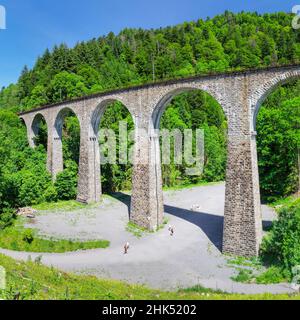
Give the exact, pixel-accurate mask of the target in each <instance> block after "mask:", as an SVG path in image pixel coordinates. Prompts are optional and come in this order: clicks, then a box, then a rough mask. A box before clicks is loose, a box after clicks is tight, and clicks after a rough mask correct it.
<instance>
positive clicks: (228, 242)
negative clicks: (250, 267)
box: [223, 78, 262, 257]
mask: <svg viewBox="0 0 300 320" xmlns="http://www.w3.org/2000/svg"><path fill="white" fill-rule="evenodd" d="M235 85H236V88H234V90H233V92H235V94H234V95H231V96H229V97H228V100H229V101H228V105H229V108H228V109H229V112H230V114H229V117H228V125H229V128H228V152H227V173H226V195H225V213H224V234H223V253H225V254H231V255H236V256H243V257H252V256H257V255H258V253H259V247H260V244H261V240H262V213H261V203H260V189H259V175H258V160H257V151H256V133H255V132H252V131H251V130H252V128H251V124H250V122H249V121H248V119H249V118H250V117H251V108H250V99H249V93H248V92H249V91H248V85H249V83H248V79H245V78H242V79H238V81H236V82H235Z"/></svg>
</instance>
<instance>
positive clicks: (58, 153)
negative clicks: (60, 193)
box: [47, 125, 64, 180]
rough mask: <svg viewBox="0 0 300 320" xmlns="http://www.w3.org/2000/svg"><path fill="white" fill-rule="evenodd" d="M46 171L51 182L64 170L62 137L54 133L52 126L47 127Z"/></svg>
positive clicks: (54, 129)
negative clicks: (50, 177)
mask: <svg viewBox="0 0 300 320" xmlns="http://www.w3.org/2000/svg"><path fill="white" fill-rule="evenodd" d="M47 169H48V171H49V172H50V173H51V175H52V179H53V180H55V179H56V176H57V174H58V173H60V172H62V171H63V170H64V161H63V151H62V135H61V133H59V132H57V131H56V128H55V126H54V125H51V126H49V127H48V144H47Z"/></svg>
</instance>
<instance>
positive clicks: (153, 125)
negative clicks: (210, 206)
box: [149, 86, 227, 251]
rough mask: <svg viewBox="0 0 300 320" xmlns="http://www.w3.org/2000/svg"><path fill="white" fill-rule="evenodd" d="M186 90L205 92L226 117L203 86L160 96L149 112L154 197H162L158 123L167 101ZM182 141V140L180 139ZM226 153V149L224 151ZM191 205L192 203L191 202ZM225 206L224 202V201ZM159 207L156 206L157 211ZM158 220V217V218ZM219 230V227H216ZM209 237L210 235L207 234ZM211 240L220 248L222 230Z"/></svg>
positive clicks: (186, 90) (186, 91) (170, 212)
mask: <svg viewBox="0 0 300 320" xmlns="http://www.w3.org/2000/svg"><path fill="white" fill-rule="evenodd" d="M188 92H202V93H204V94H207V95H208V96H209V97H210V98H211V99H212V100H214V101H215V102H216V103H217V104H218V106H219V108H220V110H222V113H223V115H224V118H225V119H227V114H226V112H225V110H224V109H225V108H224V106H223V105H222V104H221V103H220V99H218V98H219V97H218V98H216V96H217V95H216V94H212V90H206V89H205V88H202V86H188V87H180V88H177V89H174V90H170V91H169V92H168V93H166V94H164V96H163V97H162V98H160V100H159V102H158V103H157V104H156V106H155V108H154V109H153V112H152V114H151V118H150V129H149V131H150V150H151V151H150V154H151V156H152V157H153V158H155V159H156V160H155V161H154V163H155V165H154V169H153V171H154V176H155V178H154V179H153V182H152V184H153V185H154V190H155V191H154V194H155V195H156V197H158V198H161V197H162V185H163V175H162V162H161V160H162V159H161V145H160V136H158V134H157V132H158V131H159V130H160V123H161V119H162V116H163V114H164V112H165V111H166V109H167V108H168V105H169V103H170V102H171V101H172V100H173V99H174V98H175V97H176V96H178V95H180V94H182V93H188ZM152 129H154V134H151V130H152ZM181 142H182V143H183V140H181ZM226 153H227V151H226ZM157 203H159V204H160V199H159V200H158V201H157ZM191 205H193V204H192V203H191ZM224 206H225V202H224ZM159 210H160V208H158V210H157V211H158V212H159ZM167 210H170V211H166V212H167V213H169V214H175V215H176V213H175V212H174V211H172V209H167ZM186 219H188V216H186ZM158 220H159V219H158ZM218 229H220V230H221V228H218ZM208 237H210V235H208ZM211 241H212V242H213V244H214V245H215V246H216V248H217V249H218V250H220V251H221V250H222V232H219V233H218V234H217V235H216V236H214V237H211Z"/></svg>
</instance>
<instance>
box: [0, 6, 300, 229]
mask: <svg viewBox="0 0 300 320" xmlns="http://www.w3.org/2000/svg"><path fill="white" fill-rule="evenodd" d="M291 20H292V16H291V15H289V14H286V13H274V14H265V15H259V14H257V13H244V12H243V13H239V14H233V13H230V12H225V13H224V14H223V15H219V16H216V17H214V18H212V19H207V20H201V19H200V20H198V21H195V22H186V23H183V24H180V25H176V26H173V27H166V28H161V29H157V30H142V29H125V30H123V31H122V32H120V34H119V35H114V34H113V33H110V34H108V35H107V36H102V37H100V38H98V39H92V40H91V41H88V42H80V43H78V44H77V45H76V46H75V47H74V48H68V47H67V46H66V45H65V44H61V45H58V46H55V47H54V48H53V49H52V50H51V51H50V50H48V49H47V50H46V51H45V52H44V54H43V55H41V56H40V57H39V58H38V59H37V60H36V63H35V65H34V66H33V67H32V68H31V69H30V68H28V67H25V68H24V70H23V71H22V73H21V75H20V78H19V80H18V82H17V83H16V84H11V85H10V86H8V87H7V88H2V90H1V92H0V141H1V145H0V211H1V224H2V225H6V224H7V223H9V221H10V218H11V215H12V214H11V210H9V209H10V208H15V207H20V206H26V205H31V204H35V203H39V202H43V201H56V200H60V199H73V198H75V196H76V184H77V171H78V159H79V156H78V155H79V136H80V132H79V131H80V129H79V123H78V120H77V119H76V117H74V116H72V115H69V116H68V117H67V118H66V119H65V122H64V130H63V151H64V166H65V170H64V171H63V172H62V173H61V174H59V175H58V177H57V180H56V182H55V183H53V182H52V180H51V177H50V175H49V174H48V172H47V171H46V166H45V163H46V147H47V145H46V141H47V127H46V125H45V123H43V122H41V124H40V132H39V135H38V137H37V139H36V144H37V145H38V147H37V148H36V149H34V150H32V149H30V148H29V147H28V144H27V141H26V128H25V127H24V125H23V124H22V123H21V122H20V121H19V119H18V117H17V115H16V112H19V111H25V110H29V109H31V108H34V107H37V106H40V105H43V104H48V103H53V102H59V101H63V100H65V99H69V98H74V97H79V96H83V95H88V94H91V93H95V92H100V91H104V90H107V89H112V88H118V87H124V86H130V85H135V84H141V83H145V82H149V81H153V80H160V79H167V78H173V77H183V76H188V75H194V74H202V73H208V72H223V71H227V70H240V69H247V68H258V67H264V66H275V65H280V64H291V63H299V62H300V33H299V31H296V30H293V29H292V27H291ZM299 97H300V83H299V82H293V83H289V84H287V85H285V86H283V87H281V88H279V89H278V90H277V91H276V92H274V93H272V94H271V95H270V96H269V98H268V99H267V101H266V102H265V103H264V106H263V108H262V109H261V112H260V114H259V117H258V124H257V127H258V155H259V167H260V178H261V190H262V196H263V197H264V198H266V199H268V200H273V199H276V198H278V197H283V196H287V195H289V194H291V193H293V192H295V191H297V190H298V187H299V185H298V184H299V179H298V177H299V172H298V150H299V122H300V110H299V103H300V98H299ZM120 120H127V121H128V123H129V128H133V122H132V119H131V116H130V114H129V112H128V111H127V109H126V108H125V106H122V105H121V104H120V103H116V104H114V105H111V106H109V108H107V111H106V112H105V114H104V117H103V119H102V122H101V126H102V127H105V128H112V129H114V130H115V131H116V132H117V131H118V123H119V121H120ZM226 127H227V124H226V117H225V115H224V113H223V111H222V109H221V107H220V106H219V105H218V103H217V102H216V101H215V100H214V99H213V98H212V97H210V96H209V95H208V94H206V93H203V92H199V91H193V92H190V93H185V94H181V95H179V96H177V97H175V98H174V99H173V101H172V102H171V103H170V105H169V107H168V108H167V110H166V112H165V113H164V115H163V118H162V121H161V128H167V129H173V128H179V129H185V128H189V129H196V128H203V129H204V130H205V168H204V172H203V175H202V176H199V177H191V176H186V174H185V165H181V166H178V165H174V164H170V165H164V166H163V182H164V185H166V186H174V185H176V184H190V183H197V182H201V181H208V182H210V181H222V180H224V178H225V167H226ZM101 169H102V182H103V187H104V191H105V192H111V191H117V190H122V189H130V188H131V173H132V168H131V166H130V165H119V164H116V165H103V166H102V168H101ZM37 177H38V178H37ZM0 227H1V225H0Z"/></svg>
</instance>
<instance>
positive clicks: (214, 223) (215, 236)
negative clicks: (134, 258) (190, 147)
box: [111, 192, 272, 252]
mask: <svg viewBox="0 0 300 320" xmlns="http://www.w3.org/2000/svg"><path fill="white" fill-rule="evenodd" d="M111 196H112V197H114V198H115V199H117V200H119V201H121V202H123V203H124V204H125V205H126V206H127V207H128V216H129V217H130V208H131V196H130V195H127V194H125V193H122V192H117V193H114V194H112V195H111ZM164 208H165V213H167V214H170V215H172V216H175V217H177V218H180V219H183V220H186V221H188V222H190V223H192V224H194V225H196V226H197V227H199V228H200V229H201V230H202V231H203V232H204V233H205V235H206V236H207V237H208V239H209V240H210V242H211V243H212V244H213V245H214V246H215V247H216V248H217V249H218V250H219V251H220V252H222V246H223V226H224V217H223V216H218V215H214V214H211V213H205V212H198V211H192V210H188V209H183V208H178V207H173V206H170V205H165V206H164ZM271 227H272V221H263V229H264V230H265V231H267V230H269V229H270V228H271Z"/></svg>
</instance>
